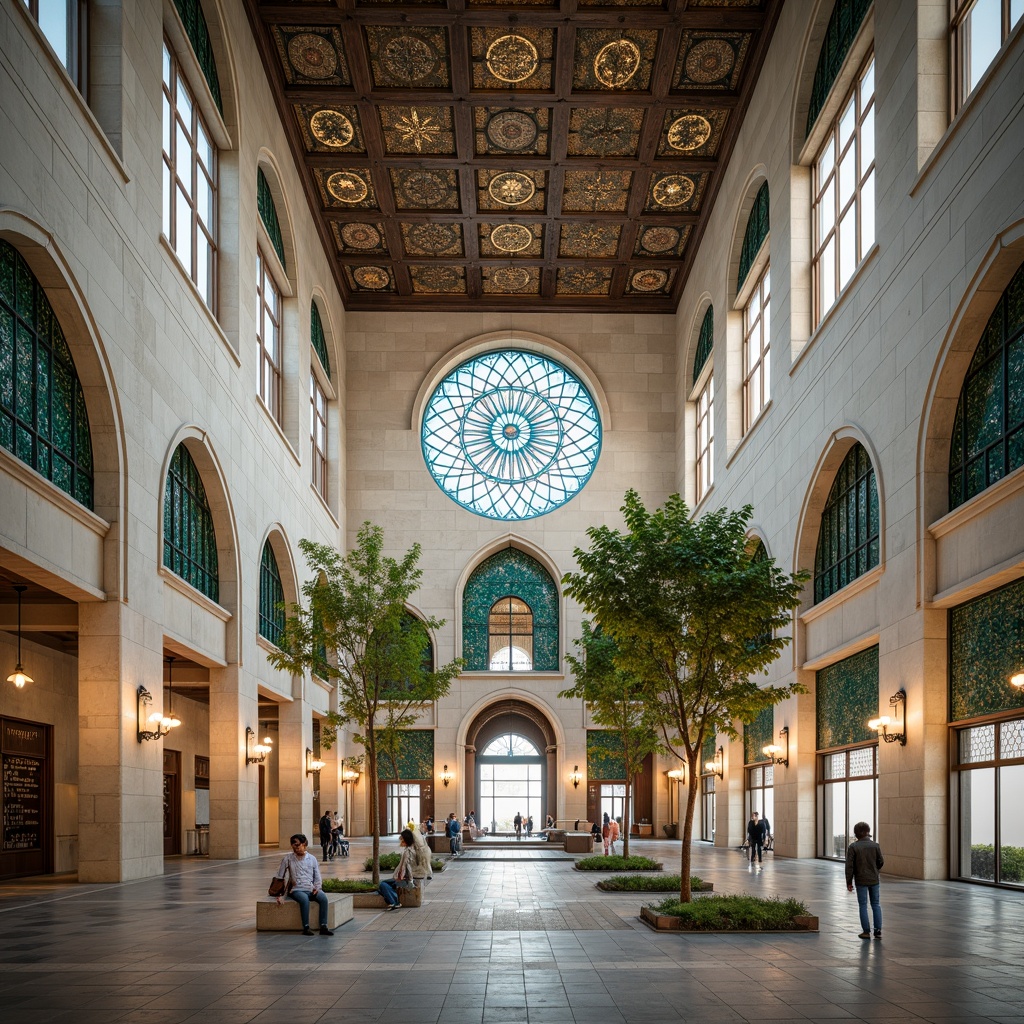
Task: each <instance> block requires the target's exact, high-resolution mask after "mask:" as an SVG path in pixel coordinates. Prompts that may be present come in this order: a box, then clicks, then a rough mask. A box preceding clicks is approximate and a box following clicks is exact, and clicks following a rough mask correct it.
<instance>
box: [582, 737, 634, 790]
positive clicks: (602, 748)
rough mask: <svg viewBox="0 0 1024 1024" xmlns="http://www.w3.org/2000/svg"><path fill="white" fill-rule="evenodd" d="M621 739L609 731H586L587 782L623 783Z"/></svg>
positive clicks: (624, 762) (623, 769)
mask: <svg viewBox="0 0 1024 1024" xmlns="http://www.w3.org/2000/svg"><path fill="white" fill-rule="evenodd" d="M625 778H626V759H625V757H624V756H623V754H622V737H621V736H620V735H619V734H618V733H617V732H613V731H611V730H610V729H588V730H587V782H623V781H624V780H625Z"/></svg>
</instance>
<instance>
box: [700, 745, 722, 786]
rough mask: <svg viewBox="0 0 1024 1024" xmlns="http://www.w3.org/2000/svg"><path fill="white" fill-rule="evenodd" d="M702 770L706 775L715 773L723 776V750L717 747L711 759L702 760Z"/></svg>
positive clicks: (720, 776)
mask: <svg viewBox="0 0 1024 1024" xmlns="http://www.w3.org/2000/svg"><path fill="white" fill-rule="evenodd" d="M704 771H705V772H706V773H707V774H708V775H717V776H718V777H719V778H720V779H724V778H725V750H723V749H722V747H719V748H718V750H717V752H716V753H715V757H714V760H713V761H705V762H704Z"/></svg>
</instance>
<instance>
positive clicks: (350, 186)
mask: <svg viewBox="0 0 1024 1024" xmlns="http://www.w3.org/2000/svg"><path fill="white" fill-rule="evenodd" d="M327 191H328V192H330V193H331V195H332V196H334V198H335V199H340V200H341V202H343V203H361V202H362V201H363V200H364V199H365V198H366V197H367V196H368V195H369V194H370V187H369V186H368V185H367V184H366V182H365V181H363V179H362V178H360V177H359V175H358V174H355V173H354V172H352V171H335V172H334V174H332V175H331V176H330V177H329V178H328V179H327Z"/></svg>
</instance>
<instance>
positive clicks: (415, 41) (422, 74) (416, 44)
mask: <svg viewBox="0 0 1024 1024" xmlns="http://www.w3.org/2000/svg"><path fill="white" fill-rule="evenodd" d="M380 62H381V64H383V65H384V67H385V68H386V69H387V71H389V72H390V73H391V74H392V75H393V76H394V77H395V78H397V79H398V80H399V81H400V82H405V83H407V84H408V83H412V82H418V81H420V79H422V78H427V77H428V76H429V75H432V74H433V73H434V71H436V70H437V64H438V56H437V54H436V53H435V52H434V48H433V47H432V46H431V45H430V43H428V42H427V41H426V40H425V39H421V38H420V37H419V36H413V35H400V36H395V37H394V38H392V39H389V40H388V43H387V45H386V46H385V47H384V52H383V53H382V54H381V58H380Z"/></svg>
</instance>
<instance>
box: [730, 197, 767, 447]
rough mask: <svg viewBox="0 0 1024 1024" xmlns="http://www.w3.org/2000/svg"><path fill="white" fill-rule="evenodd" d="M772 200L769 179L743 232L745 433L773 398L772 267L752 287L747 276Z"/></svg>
mask: <svg viewBox="0 0 1024 1024" xmlns="http://www.w3.org/2000/svg"><path fill="white" fill-rule="evenodd" d="M769 227H770V203H769V195H768V182H767V181H766V182H765V183H764V184H763V185H762V186H761V187H760V188H759V189H758V191H757V195H756V196H755V197H754V205H753V207H752V208H751V211H750V218H749V219H748V220H747V228H746V231H745V232H744V234H743V247H742V249H741V250H740V269H739V277H738V280H737V282H736V288H737V291H739V292H741V293H743V294H744V295H745V296H746V298H745V301H744V302H743V307H742V309H743V432H744V433H746V432H747V431H748V430H749V429H750V428H751V427H752V426H753V425H754V422H755V421H756V420H757V418H758V417H759V416H760V415H761V413H762V412H763V411H764V408H765V406H766V405H767V404H768V402H769V400H770V399H771V383H772V364H771V312H772V286H771V266H770V263H769V262H765V264H764V269H763V270H761V271H760V272H759V274H758V276H757V280H756V281H755V282H754V285H753V287H752V288H750V287H749V286H748V285H747V284H746V281H747V276H748V275H749V274H750V272H751V270H752V269H753V268H754V266H755V264H757V265H760V261H759V259H758V254H759V253H760V252H761V248H762V246H764V244H765V242H766V241H767V239H768V234H769Z"/></svg>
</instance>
